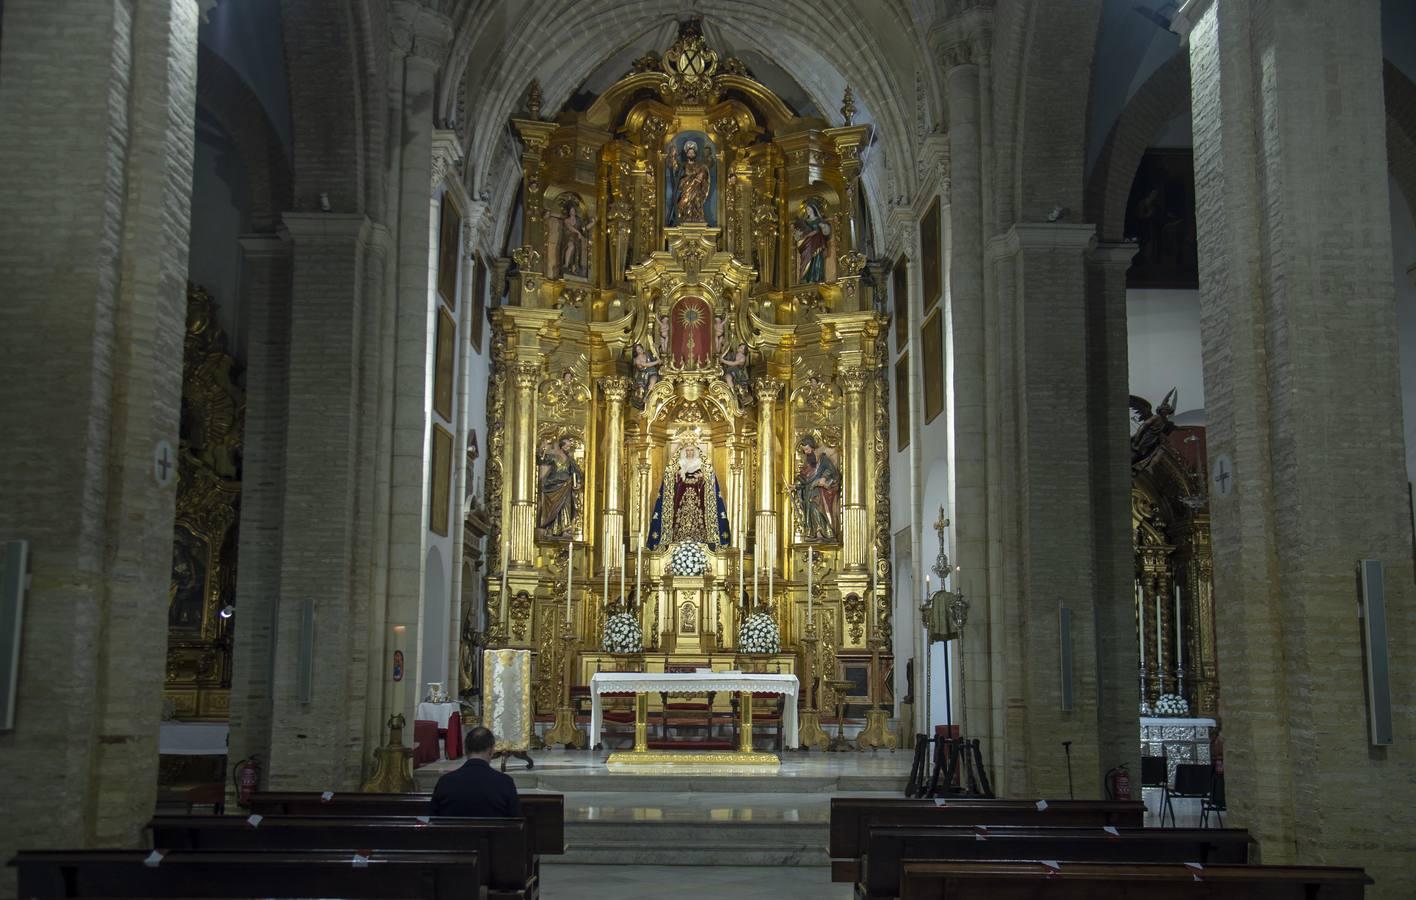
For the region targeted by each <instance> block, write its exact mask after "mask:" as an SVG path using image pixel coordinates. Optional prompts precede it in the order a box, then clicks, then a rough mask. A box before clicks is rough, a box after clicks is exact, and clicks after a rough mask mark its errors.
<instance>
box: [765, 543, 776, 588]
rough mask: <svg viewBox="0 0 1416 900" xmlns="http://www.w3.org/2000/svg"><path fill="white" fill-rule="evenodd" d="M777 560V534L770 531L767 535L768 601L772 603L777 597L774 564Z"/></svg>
mask: <svg viewBox="0 0 1416 900" xmlns="http://www.w3.org/2000/svg"><path fill="white" fill-rule="evenodd" d="M776 561H777V536H776V535H775V534H771V533H769V534H768V535H767V602H768V603H772V602H773V601H775V600H776V599H777V591H776V590H775V588H776V587H777V569H776V567H775V566H774V565H773V563H775V562H776Z"/></svg>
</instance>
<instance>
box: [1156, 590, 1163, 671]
mask: <svg viewBox="0 0 1416 900" xmlns="http://www.w3.org/2000/svg"><path fill="white" fill-rule="evenodd" d="M1157 587H1159V585H1157ZM1159 594H1160V591H1156V595H1157V596H1156V598H1155V671H1156V672H1157V673H1159V672H1161V671H1163V670H1164V669H1165V633H1164V631H1163V630H1162V629H1161V626H1160V618H1161V616H1160V611H1161V610H1162V609H1164V608H1165V601H1164V600H1163V599H1162V598H1161V597H1160V596H1159Z"/></svg>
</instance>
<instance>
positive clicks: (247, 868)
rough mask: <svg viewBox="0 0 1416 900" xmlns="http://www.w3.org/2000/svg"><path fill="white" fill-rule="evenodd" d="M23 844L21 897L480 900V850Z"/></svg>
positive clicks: (18, 861) (19, 865) (18, 866)
mask: <svg viewBox="0 0 1416 900" xmlns="http://www.w3.org/2000/svg"><path fill="white" fill-rule="evenodd" d="M149 854H150V851H147V850H22V851H20V853H19V854H18V855H17V856H16V857H15V859H14V860H13V861H12V862H11V863H10V864H11V865H13V866H15V867H16V869H18V875H19V880H18V885H17V886H18V894H19V896H21V897H350V898H364V897H391V898H405V897H407V898H413V897H422V898H432V900H477V898H478V896H479V895H480V894H481V876H480V872H479V867H478V864H477V854H475V853H414V852H390V853H380V854H375V855H374V856H373V857H372V858H370V859H369V860H368V862H367V864H365V865H360V866H356V865H355V860H354V857H353V854H351V853H342V852H341V853H332V852H329V851H298V850H289V851H278V852H277V851H261V852H257V853H242V852H229V853H214V852H213V853H206V852H186V851H181V850H174V851H172V852H170V853H167V854H165V855H164V856H163V857H162V859H161V861H160V862H159V863H158V864H157V865H156V866H150V865H147V864H146V863H145V862H144V861H145V860H146V859H147V858H148V857H149Z"/></svg>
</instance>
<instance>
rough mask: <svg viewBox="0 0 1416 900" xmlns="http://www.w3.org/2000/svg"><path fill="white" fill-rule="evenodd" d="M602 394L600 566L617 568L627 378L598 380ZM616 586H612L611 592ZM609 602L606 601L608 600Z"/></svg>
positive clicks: (621, 541) (620, 541)
mask: <svg viewBox="0 0 1416 900" xmlns="http://www.w3.org/2000/svg"><path fill="white" fill-rule="evenodd" d="M600 390H601V392H603V393H604V395H605V400H606V401H607V409H606V413H605V420H606V432H605V472H604V477H605V525H604V537H603V540H604V546H603V547H602V548H601V550H600V560H601V565H603V566H604V567H605V568H606V569H612V570H617V569H621V568H623V567H624V506H623V503H624V501H623V500H622V499H621V498H622V495H623V488H622V487H621V485H620V478H621V475H622V473H623V472H624V398H625V397H627V396H629V379H628V378H626V377H624V376H623V375H609V376H606V377H604V378H601V379H600ZM616 588H617V586H612V587H611V593H613V592H614V590H615V589H616ZM607 602H608V601H607Z"/></svg>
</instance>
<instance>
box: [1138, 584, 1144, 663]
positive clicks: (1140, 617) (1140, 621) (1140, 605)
mask: <svg viewBox="0 0 1416 900" xmlns="http://www.w3.org/2000/svg"><path fill="white" fill-rule="evenodd" d="M1136 627H1137V628H1139V629H1140V630H1141V639H1140V640H1139V641H1137V643H1138V644H1140V645H1141V666H1142V667H1144V666H1145V664H1146V636H1145V627H1146V620H1145V606H1144V604H1143V603H1142V602H1141V580H1140V579H1139V578H1137V579H1136Z"/></svg>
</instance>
